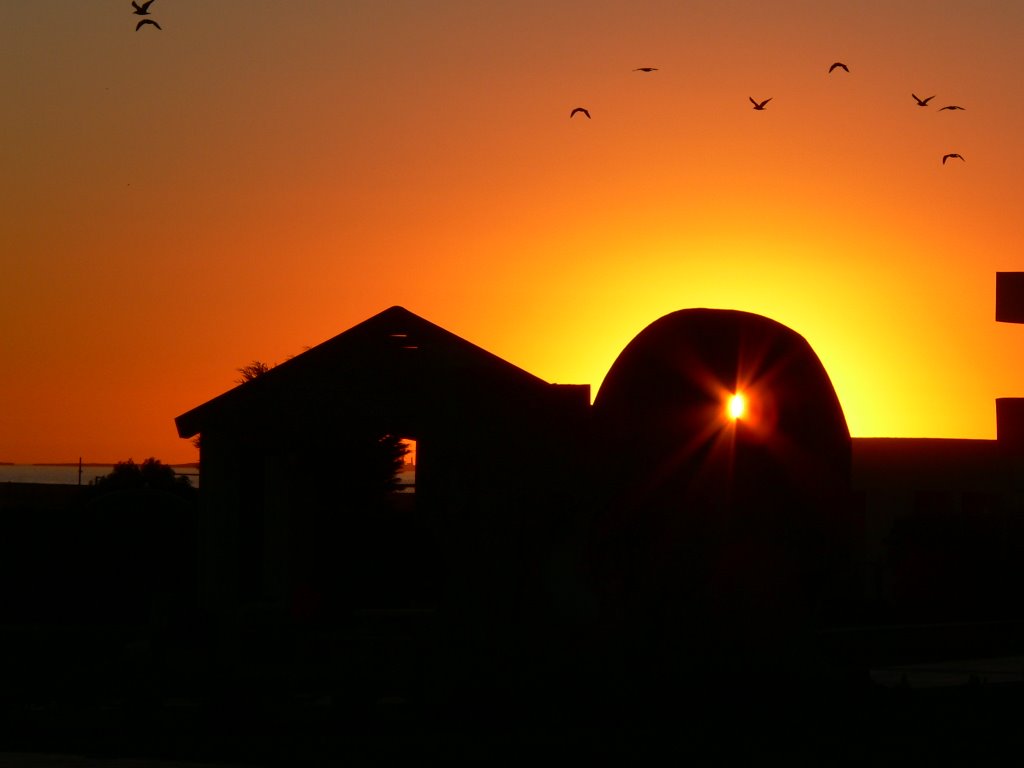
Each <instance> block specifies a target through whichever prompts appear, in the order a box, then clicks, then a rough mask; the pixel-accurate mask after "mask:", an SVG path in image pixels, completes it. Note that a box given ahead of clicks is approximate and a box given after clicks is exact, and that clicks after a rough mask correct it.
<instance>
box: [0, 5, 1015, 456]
mask: <svg viewBox="0 0 1024 768" xmlns="http://www.w3.org/2000/svg"><path fill="white" fill-rule="evenodd" d="M151 11H152V16H151V18H153V19H156V20H157V21H159V23H160V24H161V26H162V27H163V29H162V31H161V30H156V29H155V28H153V27H146V28H143V29H142V30H141V31H139V32H136V31H135V30H134V27H135V23H136V21H137V20H138V19H139V17H136V16H133V15H132V13H131V5H130V2H129V0H123V2H122V0H118V1H117V2H113V0H111V1H109V2H102V3H100V2H95V3H66V2H65V3H60V2H48V3H44V2H30V1H29V0H25V1H24V2H7V3H3V4H2V5H0V51H2V53H0V56H2V66H0V83H2V93H3V101H4V109H3V114H4V120H3V129H2V137H3V141H2V142H0V153H2V158H3V163H2V168H3V173H2V175H0V275H2V276H3V279H2V280H0V398H2V402H3V407H2V409H0V461H18V462H32V461H65V460H68V461H69V460H77V458H78V457H79V456H83V457H84V458H85V459H86V460H87V461H117V460H124V459H127V458H129V457H133V458H135V459H136V460H141V459H143V458H145V457H147V456H151V455H152V456H156V457H158V458H161V459H163V460H165V461H182V460H184V461H187V460H193V459H194V458H195V455H196V453H195V450H194V449H193V448H192V447H191V445H190V444H189V442H188V441H185V440H179V439H178V438H177V435H176V433H175V430H174V424H173V418H174V416H176V415H178V414H179V413H182V412H183V411H186V410H188V409H190V408H192V407H193V406H195V405H198V404H199V403H201V402H204V401H205V400H207V399H209V398H210V397H212V396H214V395H216V394H219V393H220V392H222V391H223V390H225V389H227V388H229V387H230V386H232V382H233V380H234V379H235V378H236V376H237V373H236V371H235V369H236V368H238V367H239V366H241V365H244V364H246V363H248V362H249V361H251V360H253V359H261V360H265V361H268V362H279V361H281V360H284V359H285V358H287V357H288V356H289V355H293V354H296V353H298V352H300V351H302V349H303V348H304V347H306V346H309V345H315V344H317V343H319V342H321V341H324V340H325V339H327V338H330V337H331V336H334V335H335V334H337V333H339V332H341V331H343V330H345V329H346V328H348V327H350V326H352V325H354V324H356V323H358V322H360V321H361V320H364V319H365V318H367V317H369V316H370V315H372V314H375V313H377V312H379V311H380V310H382V309H385V308H387V307H389V306H391V305H394V304H401V305H403V306H405V307H407V308H408V309H410V310H412V311H413V312H416V313H417V314H420V315H422V316H424V317H426V318H427V319H428V320H431V321H433V322H435V323H437V324H439V325H441V326H443V327H445V328H447V329H449V330H451V331H453V332H454V333H457V334H459V335H461V336H463V337H465V338H467V339H468V340H470V341H472V342H474V343H476V344H479V345H480V346H482V347H484V348H486V349H488V350H490V351H492V352H494V353H495V354H498V355H500V356H502V357H504V358H506V359H508V360H510V361H511V362H513V363H516V364H517V365H520V366H522V367H524V368H526V369H527V370H529V371H530V372H532V373H534V374H536V375H538V376H541V377H542V378H545V379H547V380H549V381H557V382H565V383H589V384H590V385H591V387H592V391H593V392H596V391H597V388H598V386H599V385H600V382H601V380H602V378H603V376H604V374H605V373H606V372H607V370H608V368H609V366H610V365H611V363H612V361H613V360H614V359H615V357H616V355H617V354H618V353H619V352H620V351H621V349H622V348H623V347H624V346H625V344H626V343H627V342H628V341H629V340H630V339H631V338H632V337H633V336H634V335H635V334H636V333H637V332H639V331H640V330H641V329H642V328H643V327H644V326H646V325H647V324H648V323H650V322H652V321H654V320H655V319H657V318H658V317H660V316H661V315H663V314H665V313H667V312H670V311H673V310H676V309H681V308H684V307H694V306H708V307H723V308H735V309H743V310H748V311H753V312H759V313H762V314H764V315H767V316H768V317H771V318H773V319H775V320H778V321H780V322H783V323H786V324H787V325H789V326H791V327H792V328H793V329H795V330H796V331H798V332H799V333H801V334H802V335H804V336H805V337H806V338H807V339H808V341H809V342H810V343H811V344H812V345H813V347H814V348H815V350H816V351H817V353H818V355H819V356H820V357H821V360H822V362H823V363H824V365H825V367H826V369H827V370H828V372H829V375H830V376H831V378H832V381H833V383H834V385H835V387H836V390H837V392H838V394H839V397H840V400H841V401H842V404H843V407H844V409H845V412H846V416H847V420H848V422H849V425H850V429H851V431H852V432H853V434H854V435H856V436H880V435H887V436H932V437H993V436H994V434H995V406H994V403H993V400H994V398H996V397H1002V396H1013V395H1024V365H1022V363H1021V362H1020V360H1021V357H1020V354H1019V352H1020V350H1022V349H1024V327H1021V328H1018V327H1015V326H1007V325H1001V324H997V323H995V322H994V320H993V317H994V284H995V278H994V272H995V271H997V270H1022V269H1024V260H1022V259H1021V258H1020V256H1019V251H1020V248H1021V245H1022V242H1024V216H1022V215H1021V212H1020V209H1021V199H1020V181H1019V179H1020V176H1021V166H1022V164H1024V142H1022V141H1021V139H1020V137H1021V136H1024V100H1022V99H1021V98H1020V97H1019V96H1020V95H1019V87H1018V85H1017V80H1018V79H1019V72H1020V71H1021V65H1022V64H1024V50H1022V49H1021V47H1020V43H1019V40H1020V35H1021V33H1022V32H1024V4H1021V3H1019V2H1011V1H1010V0H1006V1H1004V2H985V3H974V2H948V1H947V2H942V1H936V0H930V1H929V2H916V1H915V2H898V3H893V2H864V3H856V4H850V3H839V2H827V1H824V2H823V1H822V0H817V2H776V3H772V2H739V1H738V0H734V1H731V2H730V1H729V0H715V1H714V2H710V1H708V2H701V1H698V2H687V3H680V2H678V1H677V0H671V1H670V0H664V1H663V2H654V1H652V2H639V1H637V0H633V1H632V2H601V1H600V0H574V1H573V2H557V0H543V1H541V0H537V1H536V2H534V1H533V0H516V2H504V1H503V0H502V1H491V2H486V3H484V2H479V0H435V1H434V2H431V3H422V2H418V1H415V2H414V1H412V0H410V1H409V2H402V1H401V0H396V1H395V2H389V3H383V2H379V0H363V1H359V2H335V1H333V0H322V1H321V2H307V3H301V4H299V3H286V2H279V1H278V0H264V1H262V2H260V1H259V0H246V2H241V1H240V0H239V1H237V2H236V1H235V0H218V2H216V3H211V2H201V1H200V0H173V1H172V0H155V2H154V3H153V5H152V7H151ZM836 60H841V61H844V62H846V63H847V64H848V65H849V67H850V73H849V74H846V73H844V72H835V73H833V74H831V75H829V74H828V73H827V70H828V66H829V64H831V63H832V62H833V61H836ZM641 66H654V67H659V71H657V72H653V73H650V74H644V73H640V72H633V71H632V70H633V69H634V68H636V67H641ZM911 92H913V93H916V94H917V95H918V96H931V95H932V94H936V97H935V99H934V101H933V102H932V103H931V105H930V106H929V107H928V108H918V107H917V106H915V104H914V101H913V99H912V98H911V96H910V94H911ZM750 96H753V97H754V98H756V99H758V100H762V99H765V98H768V97H772V101H771V102H770V103H769V104H768V107H767V109H765V110H764V111H763V112H757V111H754V110H753V109H752V108H751V104H750V102H749V101H748V97H750ZM946 104H958V105H962V106H964V107H965V108H966V109H965V111H939V110H938V107H940V106H944V105H946ZM576 106H585V107H587V108H589V110H590V112H591V114H592V116H593V119H592V120H586V119H585V118H583V117H582V116H579V115H577V116H576V117H575V118H573V119H571V120H570V119H569V111H570V110H571V109H572V108H573V107H576ZM948 152H958V153H960V154H962V155H963V156H964V158H965V162H960V161H950V162H947V163H946V165H945V166H943V165H942V163H941V157H942V155H943V154H946V153H948Z"/></svg>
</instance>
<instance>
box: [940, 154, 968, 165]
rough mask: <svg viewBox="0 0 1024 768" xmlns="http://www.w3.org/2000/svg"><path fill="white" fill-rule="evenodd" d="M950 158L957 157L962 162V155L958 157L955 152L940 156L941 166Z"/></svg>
mask: <svg viewBox="0 0 1024 768" xmlns="http://www.w3.org/2000/svg"><path fill="white" fill-rule="evenodd" d="M951 157H959V158H960V159H961V160H964V158H963V156H962V155H958V154H957V153H956V152H950V153H949V154H948V155H943V156H942V164H943V165H945V164H946V161H947V160H949V158H951ZM964 162H965V163H966V162H967V161H966V160H964Z"/></svg>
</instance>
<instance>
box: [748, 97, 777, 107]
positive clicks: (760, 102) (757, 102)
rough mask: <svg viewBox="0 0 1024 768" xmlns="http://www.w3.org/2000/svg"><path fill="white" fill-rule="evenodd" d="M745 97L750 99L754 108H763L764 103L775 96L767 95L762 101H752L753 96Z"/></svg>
mask: <svg viewBox="0 0 1024 768" xmlns="http://www.w3.org/2000/svg"><path fill="white" fill-rule="evenodd" d="M747 98H748V99H750V103H751V104H753V105H754V109H764V105H765V104H767V103H768V102H769V101H771V100H772V99H773V98H775V97H774V96H769V97H768V98H767V99H765V100H764V101H754V97H753V96H748V97H747Z"/></svg>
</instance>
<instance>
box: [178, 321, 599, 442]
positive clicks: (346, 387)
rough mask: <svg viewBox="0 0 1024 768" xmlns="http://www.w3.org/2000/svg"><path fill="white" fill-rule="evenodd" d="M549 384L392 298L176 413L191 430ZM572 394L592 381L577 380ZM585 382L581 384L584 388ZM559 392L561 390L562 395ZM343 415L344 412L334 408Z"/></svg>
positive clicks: (497, 397) (448, 405)
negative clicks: (248, 378) (315, 342)
mask: <svg viewBox="0 0 1024 768" xmlns="http://www.w3.org/2000/svg"><path fill="white" fill-rule="evenodd" d="M564 389H565V388H564V387H560V386H558V385H552V384H548V383H547V382H545V381H544V380H543V379H540V378H538V377H536V376H534V375H533V374H531V373H528V372H527V371H524V370H523V369H522V368H518V367H517V366H515V365H512V364H511V363H509V362H507V361H505V360H503V359H501V358H500V357H498V356H497V355H494V354H492V353H490V352H488V351H486V350H484V349H482V348H480V347H478V346H476V345H475V344H471V343H470V342H468V341H466V340H465V339H463V338H460V337H459V336H456V335H455V334H453V333H451V332H449V331H446V330H445V329H443V328H441V327H440V326H438V325H435V324H433V323H431V322H429V321H427V320H425V319H423V318H422V317H420V316H418V315H416V314H413V313H412V312H410V311H409V310H407V309H405V308H403V307H398V306H395V307H391V308H390V309H386V310H384V311H383V312H381V313H380V314H377V315H374V316H373V317H371V318H369V319H368V320H365V321H363V322H362V323H359V324H358V325H356V326H354V327H352V328H350V329H348V330H347V331H344V332H343V333H340V334H338V335H337V336H335V337H334V338H332V339H329V340H328V341H325V342H323V343H322V344H319V345H317V346H316V347H313V348H312V349H309V350H307V351H305V352H303V353H302V354H300V355H296V356H295V357H293V358H291V359H289V360H287V361H285V362H283V363H281V364H280V365H278V366H276V367H274V368H272V369H271V370H270V371H268V372H267V373H265V374H263V375H262V376H260V377H258V378H256V379H254V380H252V381H249V382H246V383H245V384H241V385H239V386H237V387H235V388H233V389H231V390H228V391H227V392H224V393H223V394H221V395H218V396H217V397H215V398H213V399H212V400H209V401H208V402H206V403H203V404H202V405H200V406H198V407H196V408H193V409H192V410H190V411H188V412H186V413H183V414H181V415H180V416H178V417H177V418H176V419H175V424H176V425H177V429H178V434H179V436H181V437H192V436H193V435H196V434H198V433H200V432H203V431H204V430H205V429H207V428H209V427H210V426H224V425H243V424H246V425H250V426H254V427H255V428H257V429H260V428H262V427H263V426H266V425H268V424H271V423H278V424H281V423H285V422H289V421H295V420H296V419H298V420H300V421H301V420H307V419H308V420H310V423H313V422H315V421H316V420H318V419H320V418H321V417H322V416H323V415H324V414H325V413H327V412H330V414H332V415H333V416H334V417H335V418H343V419H348V418H352V417H356V418H358V417H359V416H367V417H370V416H373V415H378V416H379V415H380V414H383V413H385V412H387V413H388V414H393V411H394V409H395V408H396V407H398V406H397V404H401V406H400V408H401V410H403V412H405V413H416V414H420V413H423V412H436V413H437V416H438V417H442V416H443V415H444V413H446V412H451V411H452V410H453V409H455V410H459V409H466V408H469V409H473V408H476V409H486V408H488V407H493V406H495V404H496V403H500V402H508V401H515V400H523V399H526V400H533V399H536V398H537V397H541V398H543V399H548V398H550V396H551V395H552V394H554V392H555V391H557V390H563V391H562V392H561V396H564V394H565V393H564ZM571 389H572V390H576V393H575V395H576V396H577V397H578V396H579V395H581V394H583V392H586V394H585V398H586V400H587V402H589V388H588V387H586V386H585V385H584V386H583V387H572V388H571ZM580 390H582V391H583V392H581V391H580ZM556 397H559V395H556ZM338 414H343V415H342V416H338Z"/></svg>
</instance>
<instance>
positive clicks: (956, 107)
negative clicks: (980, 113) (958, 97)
mask: <svg viewBox="0 0 1024 768" xmlns="http://www.w3.org/2000/svg"><path fill="white" fill-rule="evenodd" d="M944 109H963V107H958V106H957V105H956V104H950V105H949V106H948V107H940V108H939V112H941V111H942V110H944Z"/></svg>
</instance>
